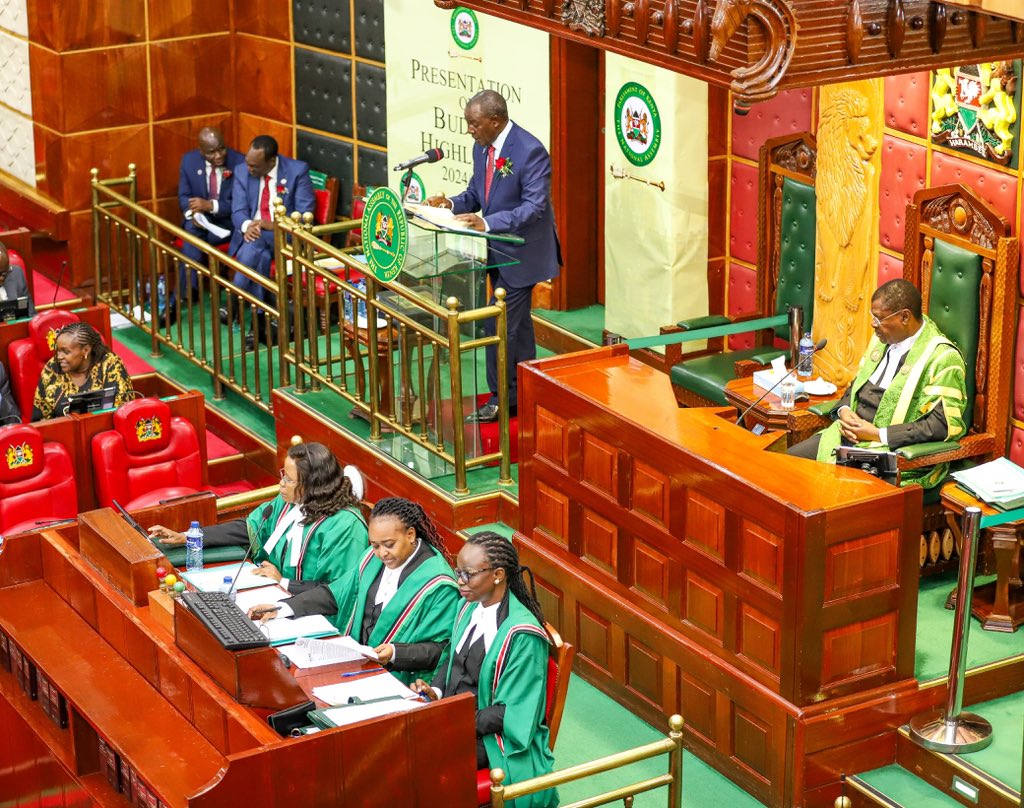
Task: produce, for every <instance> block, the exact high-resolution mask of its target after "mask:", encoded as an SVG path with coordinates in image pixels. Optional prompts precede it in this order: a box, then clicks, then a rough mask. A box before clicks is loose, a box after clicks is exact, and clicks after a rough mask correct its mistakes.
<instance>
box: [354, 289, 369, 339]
mask: <svg viewBox="0 0 1024 808" xmlns="http://www.w3.org/2000/svg"><path fill="white" fill-rule="evenodd" d="M352 285H353V286H354V287H356V289H358V290H359V291H360V292H362V293H363V294H364V295H365V294H366V278H360V279H359V280H357V281H356V282H355V283H353V284H352ZM356 300H357V301H358V305H357V306H356V312H357V315H356V316H357V319H356V324H357V325H358V326H359V327H360V328H366V327H367V320H366V299H365V298H364V297H359V298H356Z"/></svg>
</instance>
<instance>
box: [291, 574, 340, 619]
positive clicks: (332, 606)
mask: <svg viewBox="0 0 1024 808" xmlns="http://www.w3.org/2000/svg"><path fill="white" fill-rule="evenodd" d="M293 583H294V582H293ZM314 583H315V584H316V586H314V587H312V588H310V589H307V590H306V591H304V592H300V593H299V594H297V595H293V596H292V597H290V598H288V599H287V600H285V601H283V602H284V603H287V604H288V605H289V606H290V607H291V610H292V611H293V612H295V616H296V617H308V616H309V615H311V614H323V615H332V614H337V613H338V601H336V600H335V599H334V593H333V592H331V588H330V587H329V586H328V585H327V584H325V583H322V582H320V581H315V582H314ZM288 586H289V588H290V587H291V586H292V584H288Z"/></svg>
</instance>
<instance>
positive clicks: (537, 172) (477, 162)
mask: <svg viewBox="0 0 1024 808" xmlns="http://www.w3.org/2000/svg"><path fill="white" fill-rule="evenodd" d="M509 126H511V130H510V131H509V133H508V136H507V137H506V138H505V143H504V145H503V146H502V150H501V154H499V155H495V162H497V160H498V159H499V158H502V157H503V158H505V159H506V160H508V161H510V162H511V166H510V172H511V173H509V174H508V176H502V175H501V173H500V172H499V171H497V170H495V172H494V178H493V179H492V180H491V195H490V197H488V198H487V201H486V202H485V201H484V175H485V174H486V172H487V149H486V148H484V147H483V146H477V145H475V144H474V145H473V177H472V179H471V180H470V182H469V187H468V188H466V190H465V191H463V192H462V193H461V194H458V195H457V196H453V197H452V211H453V212H455V213H476V212H479V213H480V215H481V216H482V217H483V218H484V219H486V220H487V226H488V227H489V228H490V232H492V233H511V234H513V235H516V236H520V237H522V238H523V239H525V243H524V244H522V245H520V246H514V245H510V244H502V243H500V242H498V243H496V244H494V246H493V248H494V249H497V250H499V251H501V252H502V253H505V254H506V255H509V256H511V257H512V258H514V259H516V260H517V261H519V264H517V265H514V266H509V267H504V268H502V269H501V270H500V271H499V273H498V283H497V284H495V285H496V286H503V287H505V288H511V289H521V288H523V287H525V286H533V285H534V284H536V283H540V282H541V281H546V280H550V279H551V278H554V277H556V276H557V275H558V271H559V270H558V268H559V267H560V266H561V264H562V252H561V247H560V246H559V243H558V233H557V232H556V230H555V214H554V212H553V210H552V208H551V156H550V155H549V154H548V151H547V149H545V148H544V144H543V143H541V142H540V141H539V140H537V138H535V137H534V136H533V135H531V134H530V133H529V132H527V131H526V130H525V129H522V128H520V127H518V126H516V125H515V124H514V123H510V124H509Z"/></svg>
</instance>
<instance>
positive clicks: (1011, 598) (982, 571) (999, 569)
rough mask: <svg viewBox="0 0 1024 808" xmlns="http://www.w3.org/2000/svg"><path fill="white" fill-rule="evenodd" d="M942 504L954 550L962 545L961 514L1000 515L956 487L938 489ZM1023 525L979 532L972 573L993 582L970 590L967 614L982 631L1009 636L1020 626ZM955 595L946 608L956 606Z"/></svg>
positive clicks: (1009, 524) (1023, 602) (1023, 616)
mask: <svg viewBox="0 0 1024 808" xmlns="http://www.w3.org/2000/svg"><path fill="white" fill-rule="evenodd" d="M941 496H942V504H943V505H945V506H946V508H947V509H948V511H949V515H948V516H947V519H948V520H949V526H950V528H951V529H952V530H953V533H954V534H955V536H956V541H957V546H960V543H961V542H962V541H963V535H962V533H961V529H960V526H961V521H960V519H961V517H962V516H963V514H964V510H966V509H967V508H969V507H971V506H974V507H977V508H981V513H982V515H984V516H990V515H992V514H997V513H1000V511H999V510H997V509H996V508H993V507H992V506H991V505H987V504H986V503H984V502H982V501H981V500H979V499H977V498H976V497H974V496H972V495H971V494H969V493H967V492H966V491H964V489H962V488H961V487H960V486H959V485H957V484H956V483H946V485H944V486H942V492H941ZM1021 527H1024V523H1021V522H1007V523H1006V524H1005V525H998V526H996V527H987V528H984V529H983V530H982V531H981V545H980V546H979V547H978V564H977V568H976V573H977V574H979V575H991V574H992V573H993V572H994V573H995V575H996V579H995V580H994V581H992V582H991V583H987V584H984V585H983V586H978V587H975V588H974V597H972V598H971V614H973V615H974V616H975V617H977V618H978V620H980V621H981V627H982V628H983V629H985V630H986V631H1006V632H1013V631H1016V630H1017V627H1018V626H1019V625H1021V623H1024V582H1022V581H1021V574H1020V573H1021V566H1020V556H1021V543H1022V541H1024V536H1022V533H1021ZM956 597H957V591H956V588H955V587H954V588H953V591H952V592H950V593H949V598H948V599H947V600H946V608H947V609H952V608H953V607H954V606H956Z"/></svg>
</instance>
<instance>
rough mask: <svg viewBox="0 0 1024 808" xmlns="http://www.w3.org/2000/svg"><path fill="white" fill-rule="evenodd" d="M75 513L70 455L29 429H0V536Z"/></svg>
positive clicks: (64, 449) (72, 515)
mask: <svg viewBox="0 0 1024 808" xmlns="http://www.w3.org/2000/svg"><path fill="white" fill-rule="evenodd" d="M77 514H78V488H77V486H76V485H75V471H74V464H73V463H72V462H71V454H70V453H69V452H68V450H67V449H66V448H65V447H64V446H63V445H62V444H59V443H55V442H52V441H48V442H44V441H43V436H42V435H41V434H40V432H39V430H38V429H36V428H35V427H33V426H28V425H24V424H14V425H12V426H5V427H3V428H0V535H4V534H10V533H19V532H21V531H23V530H31V529H34V528H36V527H38V526H39V525H40V524H42V523H45V522H51V521H54V520H58V519H72V518H74V517H75V516H76V515H77Z"/></svg>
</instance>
